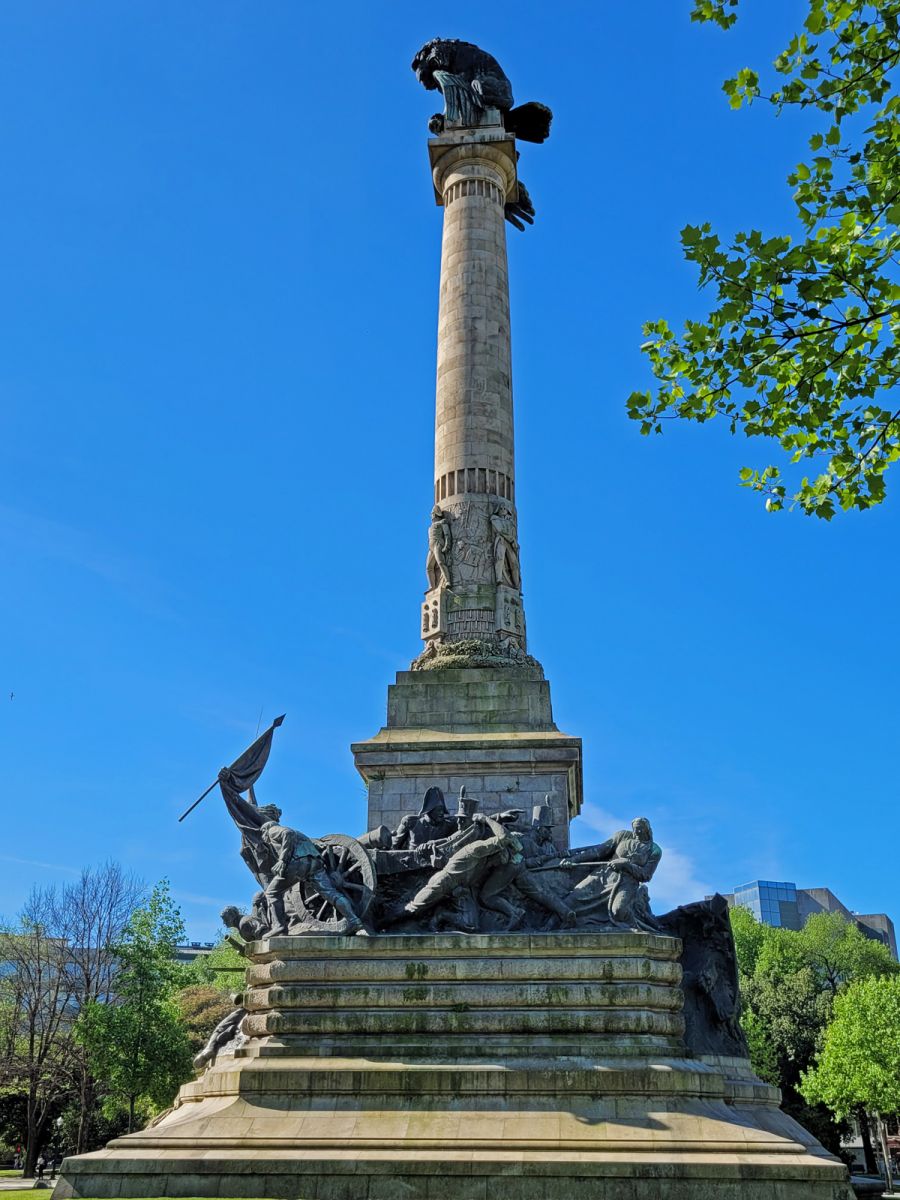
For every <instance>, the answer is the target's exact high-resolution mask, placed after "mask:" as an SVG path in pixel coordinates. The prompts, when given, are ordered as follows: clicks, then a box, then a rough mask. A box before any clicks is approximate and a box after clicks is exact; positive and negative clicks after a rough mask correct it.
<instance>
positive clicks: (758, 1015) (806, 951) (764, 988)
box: [731, 908, 898, 1153]
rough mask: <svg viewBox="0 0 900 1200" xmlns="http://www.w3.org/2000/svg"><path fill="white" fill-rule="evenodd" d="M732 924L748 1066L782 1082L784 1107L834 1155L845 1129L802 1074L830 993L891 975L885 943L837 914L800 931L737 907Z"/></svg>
mask: <svg viewBox="0 0 900 1200" xmlns="http://www.w3.org/2000/svg"><path fill="white" fill-rule="evenodd" d="M731 924H732V930H733V932H734V941H735V949H736V951H737V958H738V970H739V972H740V980H741V1001H742V1007H743V1012H742V1016H741V1023H742V1025H743V1027H744V1032H745V1033H746V1035H747V1041H748V1044H749V1047H750V1060H751V1062H752V1064H753V1068H754V1070H755V1071H756V1073H757V1074H758V1075H759V1076H760V1078H761V1079H764V1080H766V1082H768V1083H772V1084H774V1085H775V1086H776V1087H780V1088H781V1091H782V1096H783V1105H784V1109H785V1111H786V1112H788V1113H790V1115H791V1116H793V1117H794V1118H795V1119H796V1120H798V1121H799V1122H800V1124H801V1125H804V1126H805V1127H806V1128H807V1129H809V1130H810V1131H811V1132H812V1133H813V1134H814V1135H815V1136H816V1137H817V1138H818V1139H819V1141H821V1142H822V1144H823V1145H825V1146H826V1147H827V1148H828V1149H830V1150H832V1151H833V1152H834V1153H837V1152H838V1150H839V1149H840V1141H841V1134H842V1132H843V1131H844V1130H843V1127H842V1125H841V1124H840V1123H839V1122H835V1120H834V1119H833V1117H832V1111H833V1110H831V1109H830V1108H828V1107H826V1105H825V1104H824V1103H823V1102H822V1101H821V1100H820V1099H818V1098H815V1097H814V1096H813V1093H812V1092H807V1090H806V1089H805V1088H804V1086H803V1080H804V1074H805V1072H807V1071H808V1070H809V1069H810V1067H811V1065H812V1064H813V1062H814V1061H815V1056H816V1053H817V1051H818V1049H819V1047H820V1045H821V1042H822V1038H823V1036H824V1033H825V1030H826V1028H827V1026H828V1022H829V1021H830V1019H831V1016H832V1012H833V1006H834V1004H835V996H838V995H839V994H841V991H842V989H843V988H845V987H847V986H848V985H849V984H851V983H853V982H854V981H856V980H861V979H869V978H877V977H891V976H896V973H897V971H898V966H897V963H895V962H894V960H893V958H892V957H891V954H890V951H889V950H888V949H887V947H886V946H884V945H883V944H882V943H880V942H875V941H872V940H871V939H869V938H867V937H865V936H864V934H862V933H861V932H860V930H859V929H858V928H857V927H856V926H855V925H854V924H852V923H851V922H849V921H847V920H845V918H844V917H843V916H842V915H841V914H840V913H824V912H823V913H816V914H814V915H813V916H811V917H809V918H808V920H807V922H806V924H805V925H804V927H803V928H802V929H801V930H791V929H776V928H773V927H771V926H769V925H764V924H762V923H761V922H760V921H757V920H756V918H755V917H754V916H753V914H752V913H751V912H749V911H748V910H747V909H744V908H735V909H733V910H732V912H731ZM841 1115H842V1116H843V1114H841Z"/></svg>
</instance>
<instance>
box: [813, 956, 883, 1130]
mask: <svg viewBox="0 0 900 1200" xmlns="http://www.w3.org/2000/svg"><path fill="white" fill-rule="evenodd" d="M800 1090H801V1091H802V1093H803V1095H804V1096H805V1097H806V1098H807V1099H808V1100H809V1101H811V1102H812V1103H821V1104H825V1105H827V1106H828V1108H830V1109H831V1111H832V1112H834V1113H836V1114H837V1115H838V1116H839V1117H844V1116H847V1115H848V1114H850V1113H851V1112H853V1111H854V1110H855V1109H857V1108H858V1107H860V1106H861V1107H863V1108H865V1109H866V1110H867V1111H868V1112H873V1113H878V1114H880V1115H882V1116H888V1115H891V1114H893V1113H897V1112H900V978H898V977H897V976H896V975H894V976H891V977H886V976H882V977H881V978H869V979H861V980H858V981H857V982H855V983H852V984H850V986H849V987H847V988H846V989H845V990H844V991H843V992H841V993H840V995H838V996H837V997H836V998H835V1001H834V1017H833V1019H832V1021H831V1023H830V1024H829V1026H828V1028H827V1030H826V1031H825V1037H824V1041H823V1044H822V1051H821V1054H820V1055H819V1057H818V1061H817V1063H816V1065H815V1066H814V1067H813V1068H812V1069H811V1070H808V1071H806V1072H805V1073H804V1075H803V1079H802V1081H801V1084H800Z"/></svg>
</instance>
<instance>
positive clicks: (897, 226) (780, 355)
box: [628, 0, 900, 520]
mask: <svg viewBox="0 0 900 1200" xmlns="http://www.w3.org/2000/svg"><path fill="white" fill-rule="evenodd" d="M737 6H738V0H695V2H694V5H693V10H692V14H691V15H692V19H693V20H695V21H699V22H715V23H716V24H718V25H719V26H721V27H722V28H723V29H728V28H729V27H730V26H731V25H732V24H733V23H734V22H735V20H736V18H737V13H736V11H735V10H736V9H737ZM898 64H900V0H807V14H806V19H805V21H804V26H803V29H802V30H800V31H799V32H798V33H797V34H796V35H795V36H794V37H793V38H792V39H791V40H790V42H789V44H788V45H787V46H786V47H785V48H784V50H782V52H781V53H780V54H779V55H778V56H777V58H776V59H775V61H774V64H773V68H774V73H773V75H772V78H771V80H770V81H769V82H768V83H765V84H764V83H763V82H762V81H761V79H760V75H759V74H758V72H757V71H756V70H755V69H753V68H750V67H746V68H744V69H742V70H741V71H739V72H738V73H737V75H736V76H735V77H734V78H733V79H729V80H726V82H725V83H724V85H723V87H724V90H725V92H726V95H727V96H728V99H729V102H730V104H731V106H732V107H733V108H740V107H741V106H742V105H748V104H752V103H754V102H765V103H767V104H769V105H770V106H771V107H772V108H773V109H774V110H775V112H776V113H781V112H783V111H784V110H786V109H789V108H797V109H803V110H807V111H809V112H811V113H813V114H815V116H816V117H817V118H818V124H819V128H818V129H817V130H816V131H815V132H814V133H813V134H812V135H811V136H810V138H809V153H808V154H805V155H804V158H803V161H801V162H799V163H798V164H797V166H796V167H795V169H794V170H793V171H792V172H791V174H790V175H789V176H788V183H789V185H790V186H791V187H792V188H793V189H794V190H793V199H794V203H795V208H796V217H797V220H796V226H795V228H794V229H793V230H791V231H790V232H779V233H775V234H767V233H765V232H762V231H760V230H758V229H750V230H746V231H742V232H738V233H735V234H734V235H733V236H732V237H730V238H728V239H725V240H724V241H723V239H722V237H720V235H719V234H718V233H716V232H715V231H714V230H713V229H712V226H711V225H710V223H708V222H706V223H701V224H699V225H688V226H687V227H686V228H685V229H683V230H682V233H681V241H682V246H683V248H684V255H685V258H686V259H687V261H688V262H690V263H693V264H695V265H696V267H697V269H698V272H699V283H700V286H701V288H702V289H705V290H708V291H710V292H711V293H712V295H713V297H714V303H713V307H712V308H711V310H710V312H709V314H708V315H707V316H706V317H705V318H704V319H703V320H697V321H695V320H687V321H685V322H684V325H683V329H682V330H681V332H680V333H678V332H676V330H675V329H673V328H672V327H671V325H670V324H669V322H668V321H666V320H665V319H659V320H655V321H650V322H648V323H647V324H646V325H645V327H644V333H645V336H646V337H647V339H648V340H647V341H645V342H644V344H643V346H642V349H643V350H644V352H645V353H646V354H647V355H648V357H649V360H650V365H651V368H652V371H653V374H654V376H655V377H656V381H657V384H656V390H655V392H653V391H647V392H634V393H632V395H631V396H630V398H629V400H628V410H629V415H630V416H631V417H633V418H634V419H635V420H637V421H639V422H640V425H641V432H642V433H645V434H649V433H651V432H656V433H659V432H661V431H662V428H663V422H664V421H666V420H670V419H675V418H682V419H685V420H691V421H697V422H704V421H708V420H711V419H712V418H714V417H724V418H725V420H726V421H727V422H728V424H729V426H730V428H731V431H732V432H736V431H741V432H742V433H744V434H745V435H746V436H747V437H751V438H754V437H760V438H765V439H767V440H768V441H769V442H770V443H774V444H775V445H777V447H779V449H780V451H781V452H782V453H781V455H780V456H779V461H780V464H781V465H779V463H777V462H769V463H768V464H767V465H765V466H746V467H743V468H742V469H741V471H740V482H741V484H742V485H743V486H745V487H749V488H753V489H756V490H757V491H758V492H760V493H762V494H763V495H764V496H765V500H766V507H767V508H768V509H769V510H770V511H773V510H778V509H781V508H783V507H784V506H785V504H786V503H787V504H789V505H790V506H792V507H793V506H799V507H800V509H801V510H802V511H803V512H805V513H807V514H812V515H815V516H817V517H822V518H825V519H826V520H829V519H831V517H832V516H833V515H834V514H835V512H836V511H838V510H839V509H844V510H847V509H866V508H869V507H871V506H872V505H874V504H878V503H880V502H881V501H882V500H883V499H884V496H885V482H886V481H885V474H886V472H887V469H888V468H889V467H890V466H891V465H892V464H893V463H895V462H896V461H897V459H898V457H900V400H898V397H897V395H896V392H895V389H896V386H897V382H898V378H900V345H898V335H900V97H898V96H897V95H895V94H894V92H893V84H894V80H895V77H896V71H897V68H898ZM805 470H807V471H811V472H812V471H814V472H817V473H815V474H813V473H810V474H805V473H804V471H805Z"/></svg>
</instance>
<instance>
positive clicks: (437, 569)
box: [425, 504, 453, 589]
mask: <svg viewBox="0 0 900 1200" xmlns="http://www.w3.org/2000/svg"><path fill="white" fill-rule="evenodd" d="M452 544H453V535H452V533H451V532H450V522H449V521H448V520H447V518H446V516H445V515H444V512H443V509H442V508H441V507H440V506H439V505H437V504H436V505H435V506H434V508H433V509H432V510H431V524H430V525H429V527H428V557H427V558H426V559H425V574H426V575H427V576H428V586H429V587H430V588H432V589H433V588H436V587H438V586H439V585H440V584H443V585H444V587H450V586H451V577H450V547H451V546H452Z"/></svg>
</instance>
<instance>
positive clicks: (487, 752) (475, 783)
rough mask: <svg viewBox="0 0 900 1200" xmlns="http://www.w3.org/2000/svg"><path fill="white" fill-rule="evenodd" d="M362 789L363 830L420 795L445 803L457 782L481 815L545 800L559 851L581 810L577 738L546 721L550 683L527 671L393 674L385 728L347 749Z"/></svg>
mask: <svg viewBox="0 0 900 1200" xmlns="http://www.w3.org/2000/svg"><path fill="white" fill-rule="evenodd" d="M351 750H352V752H353V758H354V761H355V763H356V767H357V770H358V771H359V772H360V774H361V775H362V777H363V779H364V780H365V781H366V786H367V788H368V793H369V815H368V828H369V829H374V828H375V827H376V826H378V825H388V826H390V828H392V829H395V828H396V827H397V825H398V824H399V821H400V818H401V817H402V816H403V814H404V813H407V812H417V811H418V809H419V807H420V805H421V803H422V797H423V796H424V794H425V791H426V790H427V789H428V788H429V787H431V786H437V787H439V788H441V790H442V791H443V792H444V794H445V796H446V797H447V803H448V807H449V808H450V809H451V811H453V809H454V806H453V800H454V797H455V795H456V794H457V793H458V791H459V788H460V787H461V786H462V785H463V784H465V786H466V789H467V791H468V792H469V794H470V795H472V796H475V797H477V799H478V800H480V802H481V810H482V811H483V812H487V813H496V812H502V811H503V810H504V809H508V808H523V809H525V811H526V813H527V816H528V819H530V816H531V809H532V806H533V805H535V804H540V803H542V802H543V800H544V796H545V795H548V794H549V795H550V805H551V809H552V813H553V836H554V840H555V841H556V844H557V845H558V846H559V847H560V848H561V849H565V848H567V847H568V844H569V821H570V820H571V818H572V817H574V816H577V815H578V813H579V812H580V810H581V779H582V771H581V739H580V738H577V737H570V736H568V735H567V734H565V733H561V732H560V731H559V730H558V729H557V727H556V725H555V724H554V721H553V712H552V709H551V706H550V685H549V683H548V682H547V680H546V679H544V677H543V675H542V673H541V671H540V670H539V669H536V668H533V667H513V666H507V667H500V668H490V667H482V668H457V669H444V670H439V671H401V672H399V673H398V675H397V681H396V683H394V684H392V685H391V686H390V687H389V688H388V706H387V723H386V725H385V726H384V728H382V729H381V730H380V731H379V732H378V733H377V734H376V735H375V737H373V738H370V739H369V740H368V741H365V742H356V743H354V745H353V746H352V747H351Z"/></svg>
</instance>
